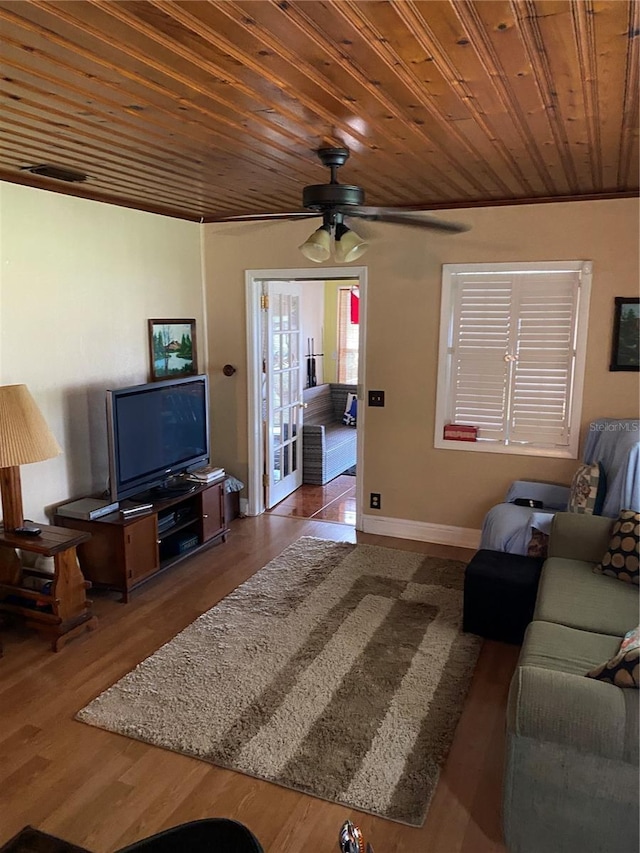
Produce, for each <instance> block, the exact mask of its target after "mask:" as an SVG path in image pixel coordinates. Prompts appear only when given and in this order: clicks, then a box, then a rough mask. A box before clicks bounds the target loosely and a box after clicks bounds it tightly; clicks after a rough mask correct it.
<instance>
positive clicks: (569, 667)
mask: <svg viewBox="0 0 640 853" xmlns="http://www.w3.org/2000/svg"><path fill="white" fill-rule="evenodd" d="M619 645H620V638H619V637H612V636H607V635H605V634H592V633H590V632H587V631H578V630H576V629H574V628H568V627H566V626H565V625H557V624H553V623H549V622H532V623H531V624H530V625H529V627H528V628H527V633H526V636H525V641H524V645H523V648H522V653H521V656H520V661H519V664H518V668H517V669H516V673H515V675H514V679H513V682H512V685H511V691H510V694H509V711H508V726H509V729H510V731H512V732H514V733H515V734H517V735H519V736H521V737H530V738H536V739H539V740H541V741H546V742H551V743H559V744H566V745H568V746H571V747H573V748H575V749H578V750H580V751H584V752H587V753H594V754H596V755H601V756H606V757H607V758H612V759H617V760H622V761H627V762H633V763H635V762H637V761H638V736H637V732H638V720H639V717H638V707H639V705H638V694H637V693H636V692H635V691H634V690H618V689H615V690H614V689H612V687H611V685H609V684H603V683H602V682H600V681H595V680H593V679H589V678H585V677H584V675H585V672H586V671H587V670H588V669H589V668H590V667H592V666H593V665H594V664H595V663H597V662H598V661H602V660H603V659H606V658H607V657H609V656H611V655H612V654H614V653H615V651H616V649H617V648H618V647H619Z"/></svg>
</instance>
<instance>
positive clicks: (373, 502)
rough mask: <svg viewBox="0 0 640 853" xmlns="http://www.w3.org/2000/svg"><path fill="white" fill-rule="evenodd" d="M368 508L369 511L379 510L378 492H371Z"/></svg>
mask: <svg viewBox="0 0 640 853" xmlns="http://www.w3.org/2000/svg"><path fill="white" fill-rule="evenodd" d="M369 506H370V507H371V509H380V492H371V497H370V498H369Z"/></svg>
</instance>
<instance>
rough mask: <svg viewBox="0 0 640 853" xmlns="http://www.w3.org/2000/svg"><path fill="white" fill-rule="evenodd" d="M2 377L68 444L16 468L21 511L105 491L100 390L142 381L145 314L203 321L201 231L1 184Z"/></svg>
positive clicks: (35, 513) (36, 514)
mask: <svg viewBox="0 0 640 853" xmlns="http://www.w3.org/2000/svg"><path fill="white" fill-rule="evenodd" d="M0 225H1V227H2V231H1V232H0V233H1V242H0V264H1V266H0V269H1V271H2V273H1V278H0V384H2V385H9V384H14V383H25V384H26V385H27V386H28V388H29V390H30V391H31V393H32V395H33V397H34V398H35V400H36V402H37V403H38V405H39V406H40V408H41V410H42V412H43V414H44V416H45V418H46V420H47V422H48V424H49V426H50V428H51V430H52V431H53V433H54V435H55V436H56V438H57V439H58V442H59V444H60V445H61V447H62V448H63V450H64V453H63V455H62V456H59V457H58V458H56V459H51V460H47V461H45V462H38V463H34V464H32V465H25V466H23V467H22V469H21V475H22V484H23V502H24V510H25V515H26V516H27V517H28V518H32V519H34V520H36V521H41V522H42V521H46V518H45V515H44V509H45V507H48V506H50V505H52V504H55V503H60V502H61V501H62V500H64V499H66V498H69V497H78V496H82V495H85V494H88V493H91V492H93V491H99V490H102V489H104V488H105V485H106V478H107V439H106V422H105V391H106V389H107V388H114V387H119V386H124V385H129V384H136V383H139V382H146V381H147V380H148V371H149V356H148V349H147V346H148V343H147V320H148V319H149V318H151V317H195V318H196V321H197V332H198V343H199V348H200V360H201V367H204V361H203V359H204V356H205V352H206V330H205V327H204V312H203V297H202V272H201V256H200V228H201V226H200V225H198V224H195V223H190V222H182V221H180V220H176V219H169V218H166V217H161V216H154V215H152V214H148V213H141V212H138V211H133V210H128V209H126V208H121V207H115V206H113V205H106V204H100V203H97V202H91V201H85V200H82V199H76V198H71V197H65V196H63V195H58V194H56V193H49V192H44V191H42V190H36V189H31V188H28V187H22V186H18V185H14V184H0Z"/></svg>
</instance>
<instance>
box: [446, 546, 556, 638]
mask: <svg viewBox="0 0 640 853" xmlns="http://www.w3.org/2000/svg"><path fill="white" fill-rule="evenodd" d="M543 563H544V560H543V559H542V558H541V557H521V556H520V555H519V554H505V553H504V551H488V550H486V549H483V550H480V551H478V552H477V553H476V554H475V555H474V556H473V558H472V559H471V562H470V563H469V565H468V566H467V568H466V570H465V574H464V615H463V625H462V627H463V630H465V631H468V632H469V633H471V634H479V635H480V636H481V637H486V638H487V639H489V640H502V641H503V642H504V643H521V642H522V638H523V637H524V632H525V629H526V627H527V625H528V624H529V622H531V620H532V618H533V610H534V607H535V603H536V594H537V592H538V581H539V580H540V571H541V569H542V564H543Z"/></svg>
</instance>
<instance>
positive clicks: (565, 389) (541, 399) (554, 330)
mask: <svg viewBox="0 0 640 853" xmlns="http://www.w3.org/2000/svg"><path fill="white" fill-rule="evenodd" d="M579 284H580V278H579V273H565V274H563V275H553V274H548V275H545V276H536V275H531V276H526V275H525V276H521V280H518V281H517V284H516V304H515V313H516V316H517V318H518V329H517V336H516V337H517V341H516V352H515V355H516V361H515V362H513V375H512V379H511V389H510V394H509V397H510V400H511V410H510V413H509V428H508V439H509V440H510V441H518V442H534V443H536V444H549V445H555V446H560V447H562V446H564V447H566V446H568V444H569V410H570V404H571V385H572V379H573V366H574V362H575V349H574V338H575V324H576V314H577V301H578V288H579Z"/></svg>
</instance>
